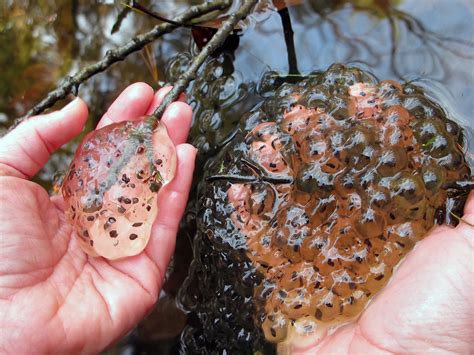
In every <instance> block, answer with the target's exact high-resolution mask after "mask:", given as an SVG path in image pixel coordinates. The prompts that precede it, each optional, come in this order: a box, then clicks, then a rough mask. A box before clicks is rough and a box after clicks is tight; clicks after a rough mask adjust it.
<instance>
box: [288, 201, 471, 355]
mask: <svg viewBox="0 0 474 355" xmlns="http://www.w3.org/2000/svg"><path fill="white" fill-rule="evenodd" d="M464 219H465V221H467V222H469V223H471V224H472V223H474V192H473V193H471V195H470V196H469V200H468V203H467V205H466V207H465V211H464ZM473 295H474V227H472V226H470V225H468V224H466V223H460V224H459V225H458V226H457V227H456V228H450V227H447V226H441V227H436V228H434V229H433V230H432V232H431V233H430V235H428V236H427V237H426V238H425V239H423V240H422V241H421V242H419V243H418V244H417V246H416V247H415V249H414V250H413V251H412V252H411V253H409V254H408V256H407V257H406V259H405V260H403V261H402V264H401V265H400V267H399V268H398V270H397V271H396V272H395V273H394V275H393V277H392V279H391V280H390V282H389V284H388V285H387V286H386V287H385V288H384V289H383V290H382V291H381V292H380V293H379V294H378V295H377V296H376V297H375V298H374V299H373V300H372V302H371V303H370V304H369V306H368V308H367V309H366V310H365V312H364V313H363V314H362V315H361V317H360V318H359V319H358V321H357V322H355V323H352V324H350V325H347V326H345V327H342V328H340V329H339V330H338V331H336V332H335V333H334V334H332V335H331V336H328V337H327V338H325V339H324V340H323V341H322V342H321V343H315V342H313V344H309V345H308V346H305V347H300V348H295V349H293V352H294V353H296V354H314V353H316V352H318V353H321V354H347V353H349V354H386V353H398V354H400V353H418V354H426V353H453V354H469V353H471V354H472V352H473V350H474V348H473V344H474V305H473V302H472V296H473Z"/></svg>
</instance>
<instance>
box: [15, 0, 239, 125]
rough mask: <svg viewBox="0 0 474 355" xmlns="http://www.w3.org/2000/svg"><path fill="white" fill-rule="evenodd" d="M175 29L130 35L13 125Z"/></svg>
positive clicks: (225, 1)
mask: <svg viewBox="0 0 474 355" xmlns="http://www.w3.org/2000/svg"><path fill="white" fill-rule="evenodd" d="M230 4H231V1H229V0H215V1H213V2H208V3H205V4H202V5H197V6H193V7H190V8H189V9H188V10H187V11H185V12H184V13H182V14H181V15H179V16H177V17H175V18H174V19H173V21H174V22H176V23H180V24H181V23H182V24H185V23H186V22H188V21H189V20H191V19H194V18H197V17H200V16H202V15H204V14H207V13H210V12H212V11H215V10H219V9H220V10H222V9H225V8H227V7H228V6H229V5H230ZM176 28H178V25H175V24H170V23H162V24H159V25H157V26H155V27H154V28H153V29H152V30H151V31H148V32H146V33H143V34H140V35H137V36H136V37H134V38H132V39H131V40H130V41H129V42H127V43H126V44H124V45H123V46H120V47H117V48H115V49H112V50H109V51H107V53H106V54H105V56H104V58H103V59H101V60H100V61H98V62H97V63H94V64H91V65H89V66H87V67H85V68H83V69H81V70H80V71H79V72H77V73H76V74H74V75H73V76H68V77H66V78H65V79H64V81H63V83H62V84H61V85H59V86H58V87H57V88H56V89H55V90H53V91H51V92H50V93H49V94H48V95H47V96H46V98H44V99H43V100H42V101H41V102H39V103H38V104H36V105H35V106H34V107H33V108H32V109H31V110H30V111H28V113H27V114H26V115H25V116H24V117H21V118H19V119H17V120H16V121H15V123H14V124H13V126H17V125H18V124H19V123H21V122H22V121H23V120H24V119H26V118H28V117H31V116H33V115H37V114H39V113H41V112H43V111H44V110H46V109H47V108H50V107H51V106H53V105H54V104H55V103H56V102H57V101H59V100H61V99H64V98H65V97H66V96H67V95H68V94H69V93H71V92H73V91H75V92H77V90H78V87H79V85H80V84H81V83H82V82H84V81H85V80H87V79H89V78H90V77H91V76H93V75H95V74H97V73H100V72H102V71H104V70H106V69H107V68H108V67H110V66H111V65H112V64H114V63H116V62H119V61H122V60H124V59H125V58H126V57H127V56H128V55H129V54H131V53H133V52H136V51H138V50H140V49H142V48H143V47H144V46H145V45H147V44H148V43H150V42H152V41H154V40H155V39H157V38H159V37H161V36H162V35H164V34H166V33H169V32H171V31H173V30H174V29H176Z"/></svg>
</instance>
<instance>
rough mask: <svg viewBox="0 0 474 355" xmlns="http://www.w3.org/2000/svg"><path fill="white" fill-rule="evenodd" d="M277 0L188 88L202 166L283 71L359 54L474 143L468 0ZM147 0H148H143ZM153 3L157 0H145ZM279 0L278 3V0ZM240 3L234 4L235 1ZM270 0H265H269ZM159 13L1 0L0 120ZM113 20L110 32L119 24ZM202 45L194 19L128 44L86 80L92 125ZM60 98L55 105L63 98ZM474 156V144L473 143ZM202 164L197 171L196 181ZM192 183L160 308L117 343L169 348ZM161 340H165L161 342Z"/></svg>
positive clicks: (190, 218)
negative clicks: (431, 104) (133, 48)
mask: <svg viewBox="0 0 474 355" xmlns="http://www.w3.org/2000/svg"><path fill="white" fill-rule="evenodd" d="M291 2H294V3H295V5H294V6H290V7H289V8H281V9H280V11H277V10H276V9H275V8H274V7H272V6H268V9H267V10H266V11H263V10H262V11H261V12H259V13H257V14H255V15H253V16H252V19H250V20H249V21H247V22H246V23H245V26H244V30H243V35H242V36H241V37H240V43H239V46H238V47H237V49H236V50H235V51H227V52H224V53H223V54H221V55H220V56H218V57H216V58H211V59H209V60H208V61H207V63H206V64H205V66H204V68H203V69H202V70H201V72H200V75H199V76H198V78H197V79H196V80H195V81H194V82H193V83H192V86H191V87H190V88H189V90H188V98H189V101H190V104H191V105H192V107H193V109H194V118H193V126H192V129H191V134H190V137H189V141H190V142H191V143H193V144H194V145H195V146H196V147H198V148H199V157H198V159H199V162H198V166H203V164H204V163H205V162H206V161H207V159H209V158H210V157H212V156H214V155H215V154H216V152H218V151H219V150H220V148H221V147H222V146H223V145H224V144H225V143H226V142H228V141H229V139H231V138H232V134H233V132H234V131H235V128H236V126H237V123H238V121H239V120H240V118H241V116H242V114H243V113H244V112H247V111H249V110H250V109H251V108H252V107H253V106H255V105H256V104H258V103H259V102H261V100H262V97H264V96H265V95H267V94H266V93H268V92H271V90H272V88H273V87H274V86H275V85H277V84H278V83H279V82H281V81H294V80H299V77H298V74H299V73H301V74H302V75H304V74H305V73H310V72H312V71H314V70H325V69H326V68H327V67H329V66H330V65H331V64H333V63H335V62H341V63H349V64H354V65H356V66H358V67H360V68H362V69H364V70H368V71H370V72H372V73H373V74H374V75H375V76H376V77H378V78H379V79H393V80H397V81H402V82H412V83H414V84H416V85H418V86H421V87H422V88H424V90H425V91H426V92H427V93H428V94H429V95H430V96H431V97H432V98H434V99H435V100H436V101H437V102H440V103H441V105H442V106H443V107H444V108H445V109H446V111H447V113H448V117H449V118H450V119H452V120H454V121H456V122H458V123H459V124H460V125H461V126H463V127H464V129H465V141H466V144H465V146H466V148H467V149H468V151H469V152H474V121H473V120H474V119H473V113H474V71H473V70H472V68H473V66H474V43H473V27H472V21H473V17H474V16H473V11H474V6H473V4H472V2H471V1H469V0H454V1H452V0H423V1H420V0H373V1H362V0H353V1H346V0H338V1H322V0H313V1H307V2H304V3H301V2H300V1H290V2H289V3H291ZM141 3H142V4H144V5H146V6H148V2H147V1H143V2H141ZM150 3H151V2H150ZM190 3H192V4H194V3H198V1H178V2H160V5H159V7H156V6H155V7H153V6H149V7H150V8H151V9H153V10H155V11H157V12H160V13H161V14H166V16H167V17H168V18H170V17H173V15H174V14H175V13H178V12H179V11H182V10H183V9H184V8H185V7H186V6H188V5H189V4H190ZM279 3H280V2H279V1H275V4H277V5H278V4H279ZM237 5H238V4H234V5H233V7H234V8H235V7H236V6H237ZM262 7H264V6H262ZM155 23H156V22H155V20H153V19H151V18H148V17H145V16H143V15H140V14H136V13H133V12H132V13H126V12H124V11H123V8H122V7H121V6H119V5H117V6H115V5H113V4H105V3H97V4H94V5H90V4H89V2H86V1H81V0H74V1H66V0H55V1H39V2H36V1H26V0H24V1H9V0H7V1H4V2H2V4H0V68H1V76H0V132H2V133H4V132H5V131H6V130H7V129H8V127H9V125H10V123H11V122H12V121H13V118H15V117H17V116H20V115H22V114H24V113H25V112H26V111H27V110H28V109H29V108H31V106H32V105H34V103H36V102H38V101H39V100H40V99H41V98H42V97H44V96H45V94H46V93H47V92H48V91H50V90H51V89H53V88H54V87H55V85H56V84H57V82H58V80H60V79H61V78H62V77H64V76H65V75H67V74H70V73H74V72H75V71H76V70H78V69H79V68H81V67H83V66H84V65H87V64H89V63H91V62H94V61H96V60H97V59H99V58H100V57H102V56H103V55H104V54H105V52H106V51H107V50H108V49H110V48H113V47H115V46H117V45H120V44H123V43H124V42H126V41H127V40H128V39H129V38H131V37H132V36H133V35H134V34H136V33H140V32H143V31H145V30H147V29H150V28H151V27H152V26H153V25H154V24H155ZM114 25H115V29H116V31H115V32H114V33H113V34H112V33H111V32H112V28H114ZM196 51H197V49H196V46H195V45H194V42H193V40H192V38H191V36H190V31H189V29H179V30H177V31H175V32H174V33H172V34H169V35H167V36H165V37H164V38H163V39H160V40H158V41H156V42H155V43H153V44H152V45H149V46H148V49H147V50H146V51H142V52H140V53H135V54H132V55H131V56H129V57H128V58H127V59H126V60H125V61H124V62H121V63H119V64H116V65H114V66H113V67H111V68H110V69H109V70H107V71H106V72H105V73H101V74H99V75H97V76H95V77H93V78H92V79H91V80H89V81H88V82H87V83H84V84H83V85H81V87H80V89H79V94H80V96H81V97H82V98H83V99H84V100H85V101H86V102H87V103H88V105H89V108H90V119H89V122H88V124H87V129H88V130H90V129H92V128H93V127H94V126H95V124H96V123H97V121H98V119H99V118H100V116H101V115H102V114H103V112H104V111H105V110H106V107H107V106H108V105H109V104H110V103H111V102H112V100H113V99H114V98H115V97H116V96H117V95H118V93H119V92H120V91H121V90H123V89H124V88H125V87H126V86H128V85H129V84H131V83H133V82H136V81H144V82H147V83H149V84H150V85H152V86H153V87H154V88H155V89H156V88H158V87H159V85H160V84H163V83H164V82H173V81H174V80H175V79H176V78H177V77H178V76H179V74H180V73H182V71H183V70H184V69H185V68H186V65H187V64H188V63H189V61H190V59H191V58H192V56H193V55H194V54H195V53H196ZM57 107H58V105H57ZM76 144H77V142H76V143H74V142H73V143H71V144H68V145H67V146H65V147H64V148H62V149H61V150H60V151H58V152H57V153H55V154H54V155H53V156H52V158H51V160H50V161H49V163H48V164H47V166H46V167H45V168H44V169H43V170H42V171H41V172H40V173H39V174H38V175H37V176H36V177H35V180H36V181H38V182H39V183H41V184H42V185H43V186H45V187H46V188H48V189H51V187H52V179H53V177H54V176H55V175H57V173H58V171H63V170H65V169H66V168H67V165H68V163H69V161H70V159H71V157H72V154H73V152H74V149H75V146H76ZM468 154H469V156H470V157H471V158H470V164H471V166H473V160H472V153H468ZM201 174H202V171H197V172H196V179H195V181H198V180H199V179H200V177H201ZM195 195H196V189H194V190H193V192H192V196H191V199H190V202H189V206H188V209H187V212H186V215H185V218H184V219H183V222H182V228H181V231H180V234H179V237H178V244H177V251H176V253H175V256H174V259H173V261H172V264H171V266H170V269H169V270H168V275H167V276H168V278H167V282H166V284H165V286H164V290H163V292H162V295H161V298H160V302H159V303H158V306H157V307H156V309H155V311H154V312H153V313H152V314H151V315H150V316H149V317H148V318H147V319H146V320H145V321H144V322H142V323H141V324H140V325H139V327H138V328H137V329H136V330H134V331H133V332H132V333H131V334H130V335H129V336H128V337H127V338H125V339H124V340H123V341H122V342H121V343H120V344H119V345H117V346H116V347H115V348H114V349H111V350H110V351H109V352H110V353H121V352H125V353H135V352H136V353H138V352H144V353H173V352H175V351H176V349H177V347H176V346H177V341H178V340H179V335H180V332H181V330H182V329H183V328H184V326H185V324H186V322H187V318H186V315H185V314H184V313H183V312H182V311H180V310H179V308H178V307H177V306H176V302H175V297H176V295H177V293H178V290H179V289H180V286H181V284H182V282H183V280H184V279H185V277H186V275H187V272H188V266H189V263H190V261H191V259H192V247H191V241H192V239H193V236H194V234H195V228H196V227H195V208H194V207H195V203H196V196H195ZM158 349H159V350H158Z"/></svg>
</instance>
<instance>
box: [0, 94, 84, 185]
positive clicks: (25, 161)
mask: <svg viewBox="0 0 474 355" xmlns="http://www.w3.org/2000/svg"><path fill="white" fill-rule="evenodd" d="M86 120H87V106H86V104H85V103H84V102H83V101H82V100H81V99H79V98H76V99H75V100H73V101H71V102H70V103H69V104H68V105H66V106H65V107H64V108H63V109H62V110H60V111H55V112H52V113H49V114H46V115H40V116H35V117H32V118H30V119H28V120H27V121H25V122H23V123H22V124H20V125H19V126H18V127H16V128H15V129H14V130H13V131H11V132H10V133H8V134H7V135H6V136H4V137H3V138H2V139H1V140H0V175H10V176H18V177H22V178H30V177H32V176H33V175H35V174H36V173H37V172H38V171H39V170H40V169H41V168H42V167H43V166H44V165H45V164H46V162H47V161H48V159H49V156H50V155H51V153H52V152H54V151H55V150H56V149H58V148H59V147H61V146H62V145H63V144H65V143H67V142H69V141H70V140H71V139H73V138H74V137H75V136H77V135H78V134H79V133H80V132H81V131H82V129H83V127H84V124H85V122H86Z"/></svg>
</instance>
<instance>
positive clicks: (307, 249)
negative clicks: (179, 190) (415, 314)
mask: <svg viewBox="0 0 474 355" xmlns="http://www.w3.org/2000/svg"><path fill="white" fill-rule="evenodd" d="M256 117H258V119H256ZM453 126H455V127H456V129H451V127H453ZM240 127H241V128H240V130H239V131H238V132H237V133H236V134H235V137H234V139H233V141H232V142H231V143H230V144H229V145H228V146H226V147H225V148H224V149H223V151H222V152H221V153H220V154H219V155H218V156H217V157H216V158H215V159H214V160H213V161H212V162H211V163H209V164H208V166H207V167H206V171H208V175H209V176H211V178H209V179H208V180H207V182H206V183H204V184H202V185H201V190H200V192H201V194H200V203H201V207H200V210H199V214H198V218H199V220H198V222H199V224H198V227H199V235H198V237H197V241H196V245H195V246H196V251H195V253H196V257H195V259H194V262H193V264H192V268H191V273H190V276H189V278H188V280H187V284H186V285H185V287H184V290H183V292H182V298H181V301H182V303H183V305H184V306H185V307H187V308H188V309H191V310H193V311H194V312H195V313H196V314H197V318H198V319H200V321H201V323H202V326H203V327H204V329H207V328H206V327H212V324H220V325H219V327H220V328H219V329H220V330H201V331H198V330H196V329H194V334H195V335H194V337H193V338H192V340H189V341H188V340H186V342H187V343H186V344H187V345H186V346H188V347H189V349H197V347H198V346H205V345H203V344H213V345H212V346H216V347H219V346H223V347H227V348H229V349H234V350H237V349H241V347H240V346H241V345H242V344H243V343H241V342H239V339H240V338H241V335H242V334H243V335H245V336H246V337H247V339H248V342H247V346H250V347H251V348H252V349H254V350H258V349H264V348H265V347H266V346H267V345H265V344H266V343H268V342H270V343H278V342H282V341H285V340H288V339H287V337H289V334H290V333H291V334H294V333H295V329H296V332H302V333H311V332H313V331H315V328H317V327H318V326H327V325H334V324H338V323H342V322H346V321H348V320H350V319H354V318H355V317H356V316H357V315H359V314H360V312H361V311H362V310H363V309H364V307H365V306H366V304H367V302H368V301H369V300H370V298H371V297H373V296H374V295H375V294H376V293H377V292H378V291H379V290H380V289H381V288H382V287H383V286H384V285H385V284H386V283H387V282H388V280H389V279H390V277H391V275H392V272H393V269H394V267H395V266H396V265H397V264H398V263H399V262H400V260H401V259H402V258H403V257H404V256H405V255H406V254H407V253H408V252H409V251H410V250H411V249H412V248H413V247H414V245H415V244H416V242H417V241H419V240H420V239H422V238H423V237H424V236H425V235H426V234H427V232H428V231H429V230H430V229H431V228H432V226H433V225H434V223H435V220H436V218H437V216H439V215H440V211H442V210H443V208H444V206H445V203H446V199H447V197H448V191H447V190H446V186H448V185H450V184H452V183H453V182H454V181H458V180H463V179H468V178H469V177H470V170H469V167H468V166H467V164H466V162H465V159H464V156H463V152H462V132H461V130H460V129H459V128H458V127H457V126H456V124H455V123H454V122H452V121H450V120H448V119H447V118H446V114H445V112H444V111H443V110H442V109H441V108H440V107H439V106H438V105H437V104H436V103H434V102H433V101H431V100H429V99H428V98H427V97H426V96H425V95H424V94H423V92H422V91H421V90H420V89H419V88H417V87H414V86H412V85H404V86H403V85H401V84H399V83H396V82H393V81H382V82H378V81H377V80H376V79H375V78H374V77H372V76H371V75H369V74H367V73H365V72H363V71H361V70H359V69H356V68H348V67H345V66H342V65H334V66H332V67H330V68H329V69H328V70H327V71H326V72H316V73H314V75H311V76H310V77H309V78H308V79H305V80H302V81H301V82H299V83H297V84H283V85H282V86H281V87H280V88H278V89H277V90H276V92H274V93H273V95H271V96H269V97H268V98H267V99H266V100H265V102H263V104H261V105H259V106H258V108H257V109H256V110H255V111H253V112H252V113H250V114H248V115H245V116H244V117H243V119H242V124H241V126H240ZM212 176H214V177H212ZM460 198H461V199H465V196H462V197H460ZM212 263H214V264H212ZM198 284H199V285H200V287H202V288H204V289H205V290H206V293H207V294H211V295H212V296H206V295H205V294H204V292H199V291H195V290H191V285H194V286H195V285H198ZM186 287H187V289H186ZM215 305H219V307H217V306H215ZM216 307H217V309H218V310H214V309H216ZM245 312H249V313H250V314H248V313H245ZM245 314H246V315H245ZM255 329H259V331H255ZM190 332H191V331H190ZM229 334H230V335H229ZM232 334H233V335H232ZM243 335H242V336H243ZM219 337H221V338H222V339H224V340H222V341H221V340H219ZM240 340H241V339H240ZM224 341H227V345H225V344H226V343H225V342H224ZM229 344H230V345H229ZM239 344H240V345H239ZM232 346H235V347H232ZM242 349H243V348H242Z"/></svg>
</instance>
